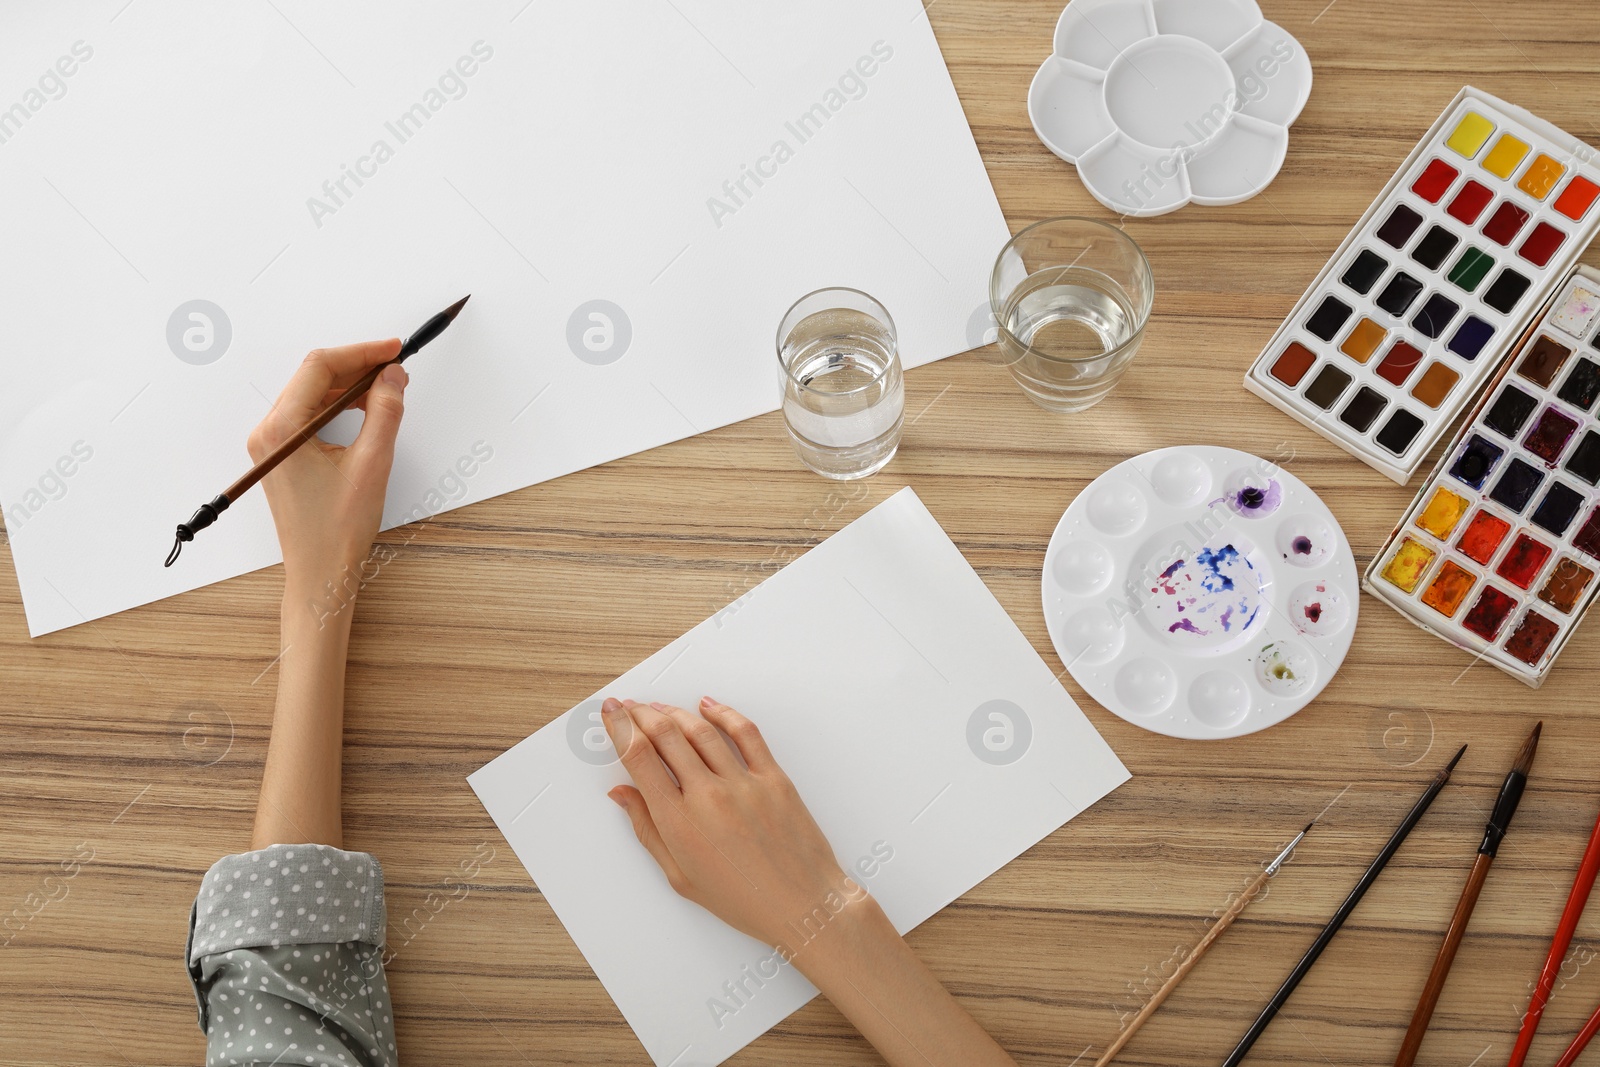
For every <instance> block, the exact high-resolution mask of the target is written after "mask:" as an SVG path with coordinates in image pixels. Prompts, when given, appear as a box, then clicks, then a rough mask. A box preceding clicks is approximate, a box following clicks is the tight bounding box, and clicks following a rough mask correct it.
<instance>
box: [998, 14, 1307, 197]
mask: <svg viewBox="0 0 1600 1067" xmlns="http://www.w3.org/2000/svg"><path fill="white" fill-rule="evenodd" d="M1310 94H1311V60H1310V59H1309V58H1308V57H1307V56H1306V51H1305V49H1304V48H1303V47H1302V46H1301V45H1300V43H1299V42H1298V41H1296V40H1295V39H1294V37H1293V36H1291V35H1290V33H1289V32H1288V31H1287V30H1285V29H1284V28H1283V27H1281V26H1278V25H1276V24H1274V23H1272V22H1268V21H1267V20H1266V19H1265V18H1263V17H1262V15H1261V9H1260V7H1258V6H1257V4H1256V0H1072V3H1070V4H1068V5H1067V8H1066V10H1064V11H1063V12H1062V13H1061V19H1060V21H1059V22H1057V23H1056V32H1055V44H1054V50H1053V52H1052V54H1051V55H1050V57H1049V58H1048V59H1046V60H1045V61H1044V64H1043V65H1042V66H1040V68H1039V72H1038V73H1037V74H1036V75H1034V79H1033V84H1032V85H1031V86H1030V87H1029V89H1028V117H1029V118H1030V119H1032V121H1033V128H1034V132H1036V133H1037V134H1038V135H1039V140H1041V141H1043V142H1044V145H1045V147H1046V148H1048V149H1050V151H1052V152H1054V153H1055V154H1056V155H1058V156H1060V157H1061V158H1062V159H1064V160H1066V161H1067V162H1068V163H1072V164H1074V165H1075V166H1076V167H1077V168H1078V177H1080V178H1081V179H1083V184H1084V186H1085V187H1086V188H1087V189H1088V190H1089V192H1090V193H1092V194H1093V195H1094V198H1095V199H1096V200H1098V201H1100V203H1102V204H1104V205H1106V206H1107V207H1109V208H1110V209H1111V210H1113V211H1117V212H1120V213H1122V214H1124V215H1134V216H1147V215H1160V214H1164V213H1165V212H1168V211H1175V210H1177V209H1178V208H1180V207H1182V206H1184V205H1185V204H1188V203H1191V202H1192V203H1196V204H1213V205H1217V204H1237V203H1239V202H1240V201H1241V200H1247V199H1249V198H1250V197H1252V196H1254V195H1256V194H1257V193H1259V192H1260V191H1261V190H1262V189H1263V188H1265V187H1266V185H1267V183H1268V182H1270V181H1272V179H1273V178H1275V177H1276V176H1277V174H1278V169H1279V168H1280V167H1282V166H1283V160H1284V156H1285V154H1286V153H1287V152H1288V149H1289V127H1290V125H1292V124H1293V123H1294V120H1295V119H1296V118H1298V117H1299V115H1300V109H1301V108H1302V107H1304V106H1305V102H1306V98H1307V97H1308V96H1310Z"/></svg>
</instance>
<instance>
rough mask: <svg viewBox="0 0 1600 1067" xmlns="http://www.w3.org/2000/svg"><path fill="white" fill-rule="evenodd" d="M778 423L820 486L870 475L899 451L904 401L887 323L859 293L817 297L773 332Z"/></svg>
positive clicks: (801, 303) (825, 292)
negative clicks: (778, 391) (780, 413)
mask: <svg viewBox="0 0 1600 1067" xmlns="http://www.w3.org/2000/svg"><path fill="white" fill-rule="evenodd" d="M778 380H779V382H780V384H781V387H782V391H783V422H784V425H785V426H786V427H787V428H788V430H789V438H790V440H792V441H793V442H794V450H795V452H796V453H797V454H798V455H799V457H800V461H801V462H802V463H804V464H805V465H806V466H807V467H809V468H811V469H812V470H813V471H815V472H816V473H818V474H820V475H822V476H823V477H824V478H833V479H836V480H839V481H848V480H850V479H853V478H865V477H866V476H867V475H869V474H876V473H877V472H878V471H880V470H882V469H883V467H884V465H885V464H887V463H888V462H889V461H890V460H891V459H893V458H894V453H895V450H896V449H897V448H899V447H900V429H901V426H902V424H903V422H904V416H905V406H906V394H905V381H904V378H903V376H902V372H901V369H900V353H899V345H898V341H897V339H896V336H895V329H894V320H893V319H892V318H890V317H889V312H888V311H887V310H886V309H885V308H884V306H883V305H882V304H880V303H878V302H877V301H876V300H874V299H873V298H872V297H870V296H868V295H867V294H866V293H863V292H861V291H860V290H859V289H818V290H817V291H816V292H814V293H809V294H807V295H806V296H803V297H801V298H800V299H799V300H797V301H796V302H795V304H794V306H793V307H791V308H790V309H789V311H788V313H787V314H785V315H784V316H783V321H782V322H780V323H779V324H778Z"/></svg>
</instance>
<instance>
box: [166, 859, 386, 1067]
mask: <svg viewBox="0 0 1600 1067" xmlns="http://www.w3.org/2000/svg"><path fill="white" fill-rule="evenodd" d="M386 924H387V919H386V916H385V913H384V906H383V868H381V867H380V866H379V865H378V861H377V860H376V859H375V858H373V857H372V856H370V855H368V854H367V853H365V852H345V851H343V850H341V849H337V848H332V847H330V846H328V845H273V846H271V847H269V848H264V849H262V850H261V851H259V852H245V853H241V854H239V855H237V856H225V857H223V858H222V859H220V860H218V861H217V863H216V864H215V866H213V867H212V868H211V870H209V871H207V872H206V876H205V879H204V880H203V881H202V882H201V883H200V893H199V895H198V896H197V897H196V898H195V902H194V907H193V909H191V911H190V913H189V949H188V965H189V977H190V979H191V980H192V981H193V983H194V993H195V999H196V1001H198V1003H199V1007H200V1029H201V1030H203V1031H205V1035H206V1064H207V1067H235V1065H239V1067H243V1065H245V1064H265V1063H272V1064H285V1065H287V1064H312V1065H314V1067H397V1064H398V1063H399V1059H398V1057H397V1056H396V1055H395V1048H394V1021H393V1019H392V1015H393V1012H392V1010H391V1009H390V1006H389V983H388V981H387V980H386V979H385V977H384V973H383V935H384V927H385V925H386Z"/></svg>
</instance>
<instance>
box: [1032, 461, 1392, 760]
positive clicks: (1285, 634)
mask: <svg viewBox="0 0 1600 1067" xmlns="http://www.w3.org/2000/svg"><path fill="white" fill-rule="evenodd" d="M1360 581H1361V578H1360V571H1359V569H1358V568H1357V567H1356V562H1355V557H1354V556H1353V555H1352V554H1351V551H1350V544H1349V542H1348V541H1347V540H1346V539H1345V536H1344V532H1343V531H1342V530H1341V529H1340V528H1339V522H1338V520H1337V519H1335V518H1334V516H1333V512H1332V511H1330V510H1328V507H1327V505H1325V504H1324V503H1323V502H1322V501H1321V500H1320V499H1319V498H1318V497H1317V494H1316V493H1315V492H1313V491H1312V490H1311V488H1310V487H1309V486H1307V485H1306V484H1305V483H1304V482H1302V481H1301V480H1300V479H1299V478H1296V477H1295V476H1294V475H1292V474H1290V473H1289V472H1288V471H1286V470H1283V469H1282V468H1281V467H1279V466H1277V465H1276V464H1273V463H1271V462H1269V461H1267V460H1263V459H1259V458H1257V457H1255V456H1252V455H1250V454H1248V453H1246V452H1239V451H1237V450H1235V449H1231V448H1221V447H1217V446H1212V445H1192V446H1184V447H1177V448H1163V449H1158V450H1157V451H1154V452H1147V453H1145V454H1144V455H1142V456H1135V457H1134V458H1133V459H1129V460H1124V461H1123V462H1122V463H1119V464H1117V465H1116V466H1115V467H1112V468H1111V469H1110V470H1108V471H1106V472H1105V473H1104V474H1102V475H1101V476H1100V477H1098V478H1096V479H1095V480H1094V481H1093V482H1091V483H1090V484H1089V486H1088V487H1087V488H1085V489H1084V491H1083V492H1082V493H1080V494H1078V497H1077V499H1075V500H1074V501H1073V502H1072V504H1071V506H1069V507H1068V508H1067V510H1066V513H1065V514H1064V515H1062V516H1061V521H1060V522H1059V523H1058V524H1057V525H1056V529H1055V533H1054V534H1053V535H1052V536H1051V538H1050V546H1049V548H1048V549H1046V551H1045V566H1044V576H1043V587H1042V596H1043V602H1044V614H1045V624H1046V628H1047V629H1048V630H1049V633H1050V640H1051V642H1052V643H1054V645H1055V647H1056V651H1057V652H1058V653H1060V655H1061V660H1062V662H1063V663H1065V664H1066V666H1067V669H1068V670H1069V671H1071V672H1072V676H1073V678H1074V679H1076V680H1077V682H1078V684H1079V685H1081V686H1083V688H1084V690H1085V691H1087V692H1088V693H1089V695H1090V696H1092V697H1093V698H1094V699H1096V700H1098V701H1099V702H1100V703H1101V704H1102V705H1104V706H1105V707H1106V708H1107V709H1109V710H1110V711H1111V712H1112V713H1114V714H1116V715H1119V716H1121V717H1122V718H1124V719H1126V720H1127V721H1128V722H1131V723H1133V724H1134V725H1136V726H1141V727H1143V728H1145V729H1146V730H1151V731H1154V732H1156V733H1160V734H1166V735H1168V736H1170V737H1184V738H1199V739H1213V738H1226V737H1239V736H1241V735H1243V734H1248V733H1252V732H1254V731H1256V730H1261V729H1264V728H1265V727H1268V726H1271V725H1273V724H1274V723H1278V722H1282V721H1283V720H1284V719H1286V718H1288V717H1289V716H1290V715H1293V714H1294V713H1295V712H1297V711H1299V710H1300V709H1301V708H1303V707H1305V706H1306V705H1307V704H1309V703H1310V702H1311V701H1312V700H1313V699H1314V698H1315V697H1316V695H1317V694H1318V693H1320V692H1321V691H1322V689H1323V687H1324V686H1326V685H1327V684H1328V682H1329V681H1330V680H1332V678H1333V675H1334V672H1335V671H1337V670H1338V669H1339V665H1340V664H1341V663H1342V662H1344V657H1345V654H1346V653H1347V652H1348V651H1349V649H1350V640H1351V638H1352V636H1353V635H1354V633H1355V627H1356V614H1357V610H1358V608H1359V602H1360V599H1361V592H1360Z"/></svg>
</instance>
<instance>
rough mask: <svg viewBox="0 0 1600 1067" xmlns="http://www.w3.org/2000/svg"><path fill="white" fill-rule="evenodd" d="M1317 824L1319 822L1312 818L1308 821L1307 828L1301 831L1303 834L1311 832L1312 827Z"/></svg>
mask: <svg viewBox="0 0 1600 1067" xmlns="http://www.w3.org/2000/svg"><path fill="white" fill-rule="evenodd" d="M1316 824H1317V820H1315V819H1312V820H1311V821H1310V822H1308V823H1306V828H1305V829H1304V830H1301V831H1300V832H1301V833H1302V834H1309V833H1310V832H1311V828H1312V827H1313V826H1315V825H1316Z"/></svg>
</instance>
